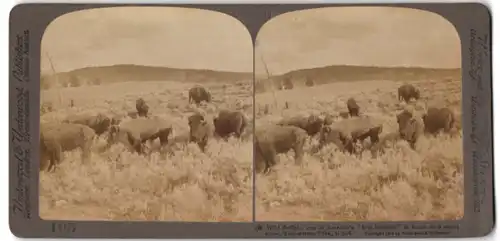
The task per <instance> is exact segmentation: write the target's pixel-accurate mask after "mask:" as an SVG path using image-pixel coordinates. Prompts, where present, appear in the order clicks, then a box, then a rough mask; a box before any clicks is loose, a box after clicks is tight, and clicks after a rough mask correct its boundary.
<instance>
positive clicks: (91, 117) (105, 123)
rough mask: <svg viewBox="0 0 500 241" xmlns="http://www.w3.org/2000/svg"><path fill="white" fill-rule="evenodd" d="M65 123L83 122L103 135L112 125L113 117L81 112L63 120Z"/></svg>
mask: <svg viewBox="0 0 500 241" xmlns="http://www.w3.org/2000/svg"><path fill="white" fill-rule="evenodd" d="M63 122H64V123H73V124H82V125H86V126H88V127H90V128H92V129H93V130H94V131H95V133H96V134H97V135H102V134H103V133H104V132H106V131H108V130H109V127H110V126H111V125H112V123H111V122H112V118H110V117H108V116H107V115H104V114H102V113H99V114H89V113H80V114H74V115H69V116H68V117H66V119H64V120H63Z"/></svg>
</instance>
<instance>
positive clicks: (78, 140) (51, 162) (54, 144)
mask: <svg viewBox="0 0 500 241" xmlns="http://www.w3.org/2000/svg"><path fill="white" fill-rule="evenodd" d="M95 137H96V134H95V131H94V130H93V129H92V128H90V127H88V126H86V125H82V124H74V123H46V124H41V125H40V170H47V171H54V170H55V168H56V165H58V164H59V163H60V162H61V161H62V153H63V152H66V151H72V150H76V149H80V150H81V157H82V162H83V163H87V162H88V161H89V158H90V154H91V148H92V144H93V142H94V139H95Z"/></svg>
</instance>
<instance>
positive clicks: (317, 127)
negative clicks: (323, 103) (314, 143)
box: [277, 115, 324, 136]
mask: <svg viewBox="0 0 500 241" xmlns="http://www.w3.org/2000/svg"><path fill="white" fill-rule="evenodd" d="M323 123H324V121H323V120H322V119H321V118H320V117H319V116H316V115H309V116H300V115H299V116H293V117H290V118H284V119H282V120H280V121H279V122H278V123H277V124H278V125H280V126H295V127H299V128H301V129H303V130H305V131H306V132H307V135H309V136H314V135H316V134H317V133H319V132H320V131H321V128H322V127H323Z"/></svg>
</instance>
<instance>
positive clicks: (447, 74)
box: [255, 65, 461, 92]
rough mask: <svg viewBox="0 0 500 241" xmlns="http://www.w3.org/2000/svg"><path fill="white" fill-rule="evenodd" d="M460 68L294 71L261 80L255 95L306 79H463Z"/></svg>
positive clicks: (316, 82)
mask: <svg viewBox="0 0 500 241" xmlns="http://www.w3.org/2000/svg"><path fill="white" fill-rule="evenodd" d="M460 76H461V72H460V69H430V68H418V67H369V66H347V65H333V66H326V67H318V68H311V69H301V70H295V71H291V72H288V73H285V74H283V75H275V76H271V78H270V79H269V80H271V81H270V82H269V80H266V79H265V78H258V79H257V80H256V83H255V91H256V92H265V91H269V90H271V86H273V85H274V87H275V88H278V89H280V88H281V86H282V85H283V81H284V80H286V79H289V80H290V81H291V82H292V83H293V85H294V86H304V85H305V81H306V78H310V79H312V80H313V81H314V85H320V84H329V83H333V82H338V81H346V82H349V81H363V80H389V81H414V80H422V79H444V78H452V79H456V78H460Z"/></svg>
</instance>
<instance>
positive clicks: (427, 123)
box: [422, 107, 455, 134]
mask: <svg viewBox="0 0 500 241" xmlns="http://www.w3.org/2000/svg"><path fill="white" fill-rule="evenodd" d="M422 120H423V122H424V131H425V133H430V134H436V133H438V132H439V131H440V130H443V131H444V132H445V133H449V132H450V131H451V129H452V128H453V126H454V124H455V115H454V113H453V112H452V111H451V110H450V109H449V108H446V107H444V108H435V107H431V108H429V109H428V110H427V113H426V114H424V115H423V116H422Z"/></svg>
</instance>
